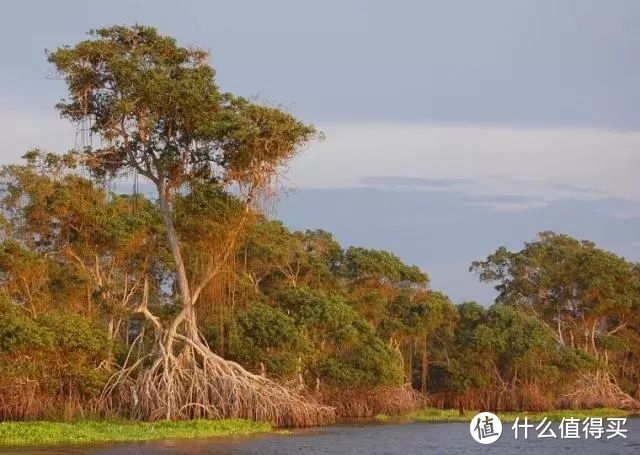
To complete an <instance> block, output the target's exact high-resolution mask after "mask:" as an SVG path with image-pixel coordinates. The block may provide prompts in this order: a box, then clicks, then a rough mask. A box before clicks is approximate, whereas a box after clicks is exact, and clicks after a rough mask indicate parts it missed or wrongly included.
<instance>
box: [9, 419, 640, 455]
mask: <svg viewBox="0 0 640 455" xmlns="http://www.w3.org/2000/svg"><path fill="white" fill-rule="evenodd" d="M625 428H626V429H627V439H622V438H620V437H615V438H612V439H609V440H606V439H600V440H594V439H589V440H585V439H584V438H583V439H569V440H568V439H537V438H536V437H535V434H533V435H532V434H530V435H529V438H528V439H527V440H524V439H522V436H521V438H520V439H518V440H516V439H514V437H513V431H512V430H511V425H510V424H505V426H504V430H503V433H502V436H501V437H500V439H499V440H498V441H496V442H495V443H493V444H491V445H481V444H479V443H477V442H475V441H474V440H473V439H472V438H471V436H470V434H469V425H468V424H465V423H362V424H341V425H334V426H330V427H324V428H314V429H307V430H296V431H294V432H292V434H287V435H282V434H275V435H263V436H256V437H250V438H225V439H222V440H221V439H200V440H179V441H153V442H144V443H118V444H104V445H92V446H64V447H62V446H58V447H33V448H21V449H14V450H5V451H3V450H2V449H0V453H3V454H14V455H18V454H20V455H26V454H33V455H44V454H46V455H58V454H60V455H61V454H65V455H66V454H91V455H134V454H135V455H152V454H153V455H156V454H160V455H186V454H189V455H212V454H220V455H226V454H229V455H235V454H255V455H271V454H273V455H276V454H278V455H280V454H322V453H326V454H340V455H347V454H403V455H404V454H456V455H466V454H480V453H491V454H500V455H507V454H509V455H510V454H516V453H525V454H536V455H546V454H549V455H551V454H559V453H562V454H566V455H570V454H579V455H606V454H619V455H627V454H628V455H631V454H634V455H638V454H640V419H630V420H628V421H627V424H626V426H625Z"/></svg>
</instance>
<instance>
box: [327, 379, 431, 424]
mask: <svg viewBox="0 0 640 455" xmlns="http://www.w3.org/2000/svg"><path fill="white" fill-rule="evenodd" d="M318 399H319V400H320V401H321V402H322V403H326V404H328V405H330V406H333V407H335V409H336V412H337V414H338V416H339V417H346V418H355V417H374V416H376V415H378V414H388V415H401V414H406V413H408V412H411V411H415V410H417V409H420V408H424V407H425V406H427V404H428V397H427V395H425V394H423V393H421V392H418V391H417V390H414V389H412V388H411V387H410V386H407V387H388V386H387V387H375V388H371V389H355V390H338V389H325V390H322V391H321V392H320V393H319V394H318Z"/></svg>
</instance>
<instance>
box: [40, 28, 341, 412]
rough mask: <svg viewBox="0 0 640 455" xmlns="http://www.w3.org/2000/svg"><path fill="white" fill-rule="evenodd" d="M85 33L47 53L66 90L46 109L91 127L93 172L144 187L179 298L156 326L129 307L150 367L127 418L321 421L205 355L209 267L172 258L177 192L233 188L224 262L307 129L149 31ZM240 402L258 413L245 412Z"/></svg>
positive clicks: (295, 400)
mask: <svg viewBox="0 0 640 455" xmlns="http://www.w3.org/2000/svg"><path fill="white" fill-rule="evenodd" d="M91 35H92V38H91V39H88V40H85V41H81V42H80V43H78V44H76V45H75V46H74V47H69V46H65V47H62V48H59V49H57V50H56V51H54V52H51V53H49V61H50V62H51V63H52V64H53V65H54V66H55V67H56V69H57V70H58V72H59V74H60V75H61V77H62V78H63V79H64V80H65V82H66V83H67V86H68V89H69V96H68V98H67V99H66V100H63V101H61V102H60V103H59V104H58V106H57V107H58V109H59V110H60V112H61V114H62V115H63V116H64V117H66V118H69V119H71V120H74V121H80V120H83V119H85V118H90V119H91V124H92V132H94V133H96V134H98V135H99V136H100V139H101V143H100V145H99V146H97V147H95V148H92V147H89V148H87V149H86V150H84V151H83V152H84V153H83V155H82V156H81V158H82V161H83V163H84V164H85V165H86V166H88V167H89V168H90V169H91V171H92V172H93V173H94V174H95V175H97V176H98V177H102V176H112V177H113V176H120V175H123V174H127V173H137V174H139V175H141V176H144V177H145V178H147V179H148V180H149V181H150V182H152V183H153V185H154V186H155V188H156V190H157V194H158V199H159V205H160V212H161V215H162V220H163V224H164V228H165V232H166V238H167V243H168V246H169V249H170V251H171V254H172V257H173V262H174V266H175V281H176V283H177V289H178V293H179V304H180V309H179V311H178V312H177V313H176V315H175V316H174V317H173V318H172V319H171V321H170V322H169V323H168V324H163V323H162V321H160V319H159V318H158V317H157V316H155V315H153V314H151V312H150V311H149V309H148V308H145V307H143V308H141V310H140V311H142V312H143V314H145V316H146V317H147V319H148V320H149V321H150V323H151V324H152V325H153V326H154V327H155V329H156V333H157V341H158V343H157V349H156V351H155V353H154V355H155V360H154V361H153V363H152V366H151V368H148V369H145V371H144V372H143V373H142V374H141V376H140V377H139V378H138V379H137V380H134V381H133V385H132V387H133V388H134V389H135V390H137V391H138V395H139V404H138V406H137V408H136V409H134V410H133V412H134V414H137V415H141V416H143V417H145V418H149V419H156V418H160V417H166V418H184V417H197V416H208V417H212V416H233V417H235V416H242V417H252V418H257V419H268V420H273V421H276V422H287V423H297V424H305V423H306V424H308V423H315V422H321V421H324V420H326V419H330V418H331V416H332V413H331V411H330V410H329V409H327V408H323V407H318V406H314V405H313V404H311V403H308V402H306V401H305V400H303V399H302V398H301V397H298V396H296V395H295V394H292V393H290V392H289V391H288V390H286V389H284V388H283V387H280V386H278V385H276V384H275V383H273V382H271V381H268V380H266V379H264V378H262V377H258V376H255V375H252V374H250V373H248V372H247V371H245V370H244V369H242V368H241V367H240V366H239V365H237V364H235V363H231V362H225V361H224V360H223V359H222V358H220V357H219V356H217V355H215V354H214V353H213V352H211V351H210V350H209V348H208V347H207V345H206V343H205V342H204V339H203V338H202V337H201V336H200V334H199V332H198V327H197V318H196V310H195V308H196V304H197V302H198V298H199V296H200V293H201V292H202V290H203V289H204V287H205V286H206V285H207V283H208V282H210V280H211V279H212V278H213V277H214V276H215V275H216V274H217V273H218V272H219V267H218V265H217V264H216V263H211V264H209V267H207V268H206V269H205V270H202V271H201V273H197V274H196V273H192V274H191V276H189V275H188V266H187V265H186V262H188V259H189V258H185V257H184V255H183V248H182V245H181V239H180V236H179V233H178V232H177V230H176V225H175V216H174V215H175V213H174V196H175V194H176V192H177V191H179V190H189V188H191V189H193V188H194V187H196V186H208V187H211V188H221V189H224V190H227V191H228V190H229V189H230V188H232V187H233V188H235V190H236V192H235V194H236V196H237V197H238V198H239V199H241V200H242V202H243V204H244V207H245V216H243V217H242V218H241V220H240V221H239V222H238V224H237V225H236V226H235V227H234V228H233V229H232V230H231V231H230V232H229V233H228V236H227V238H226V240H225V241H224V242H223V243H221V244H219V245H218V249H219V251H220V252H221V253H220V256H221V258H222V259H224V258H225V257H226V256H228V255H230V254H231V253H232V251H233V245H234V243H235V240H236V238H237V236H238V234H239V232H240V230H241V227H242V225H243V224H244V223H245V222H246V219H247V217H248V216H249V215H250V213H251V203H252V201H253V200H254V198H255V197H256V194H257V192H258V191H260V190H261V189H264V188H265V186H266V185H268V183H269V181H270V179H271V177H272V176H273V175H274V173H276V171H277V169H278V168H279V167H280V166H281V165H283V164H284V163H285V162H286V161H287V160H288V159H290V158H291V157H293V156H294V155H295V153H296V152H297V151H298V150H299V149H300V148H301V147H302V146H304V145H305V144H306V143H307V142H308V141H309V140H311V139H312V138H313V136H314V133H315V130H314V128H313V127H311V126H308V125H305V124H303V123H301V122H299V121H298V120H296V119H295V118H293V117H292V116H291V115H289V114H287V113H285V112H283V111H281V110H279V109H275V108H271V107H265V106H261V105H257V104H254V103H251V102H249V101H247V100H245V99H243V98H240V97H236V96H234V95H232V94H229V93H223V92H221V91H220V90H219V88H218V87H217V86H216V84H215V82H214V75H215V72H214V70H213V68H212V67H211V66H210V65H209V64H208V63H207V53H206V52H205V51H203V50H200V49H191V48H185V47H181V46H178V45H177V44H176V42H175V40H174V39H172V38H170V37H166V36H162V35H160V34H159V33H158V32H157V31H156V30H155V29H153V28H151V27H145V26H139V25H136V26H133V27H123V26H114V27H109V28H103V29H99V30H95V31H93V32H91ZM182 240H184V239H182ZM218 264H219V261H218ZM143 305H144V304H143ZM129 371H130V370H123V376H122V377H121V378H120V382H119V383H124V382H126V381H125V379H126V380H128V379H129V374H128V372H129ZM125 372H127V374H125ZM193 384H197V387H198V393H196V394H195V395H194V393H193ZM129 388H130V385H127V386H126V387H124V389H123V388H122V387H116V388H115V389H114V390H120V391H121V392H122V390H127V389H129ZM149 391H151V392H149ZM122 393H124V392H122ZM250 397H254V398H250ZM252 400H256V401H260V402H263V403H264V404H265V406H262V407H254V406H248V405H247V403H248V402H250V401H252ZM131 401H134V400H131Z"/></svg>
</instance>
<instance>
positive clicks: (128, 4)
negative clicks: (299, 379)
mask: <svg viewBox="0 0 640 455" xmlns="http://www.w3.org/2000/svg"><path fill="white" fill-rule="evenodd" d="M135 22H139V23H144V24H149V25H155V26H157V27H159V28H160V30H161V31H162V32H164V33H167V34H171V35H173V36H175V37H176V38H178V39H179V41H180V42H181V43H183V44H187V45H197V46H200V47H204V48H206V49H208V50H210V51H211V62H212V64H213V65H214V66H215V67H216V68H217V70H218V75H217V80H218V83H219V84H220V86H221V87H222V88H223V89H225V90H229V91H233V92H236V93H239V94H242V95H246V96H251V97H256V98H258V99H259V100H262V101H265V102H270V103H276V104H279V105H282V106H283V107H285V108H287V109H289V110H290V111H292V112H293V113H294V114H296V115H297V116H299V117H300V118H302V119H304V120H305V121H308V122H312V123H314V124H316V125H317V126H318V127H319V128H320V129H322V130H323V131H324V132H325V134H326V140H325V141H324V142H322V143H317V144H313V145H312V146H311V147H309V148H308V149H307V150H305V152H304V153H303V155H302V156H300V157H299V158H297V159H296V160H294V161H293V162H292V163H291V165H290V169H289V172H288V174H287V179H286V180H284V184H285V185H286V186H287V187H288V188H290V189H291V190H292V191H289V192H287V193H288V194H287V195H285V196H283V198H282V199H281V201H280V203H279V206H278V216H280V217H281V218H283V219H284V220H285V222H287V224H289V225H290V226H292V227H294V228H317V227H322V228H325V229H327V230H330V231H332V232H333V233H334V234H335V235H336V237H337V238H338V239H339V240H340V241H342V242H344V243H347V244H357V245H364V246H369V247H376V248H387V249H391V250H393V251H394V252H395V253H397V254H398V255H400V256H401V257H402V258H404V259H405V260H407V261H409V262H412V263H416V264H419V265H420V266H422V267H423V268H424V269H425V270H426V271H427V272H428V273H429V274H430V275H431V277H432V283H433V287H434V288H436V289H442V290H444V291H446V292H447V293H449V294H450V295H451V296H452V298H453V299H454V300H455V301H462V300H469V299H475V300H478V301H481V302H483V303H487V302H489V301H490V300H491V299H492V296H493V293H492V291H491V288H490V287H489V286H487V285H483V284H479V283H477V280H476V278H475V277H474V276H473V275H472V274H470V273H469V272H468V265H469V263H470V262H471V261H472V260H474V259H478V258H480V257H483V256H486V255H487V254H489V253H490V252H491V251H492V250H494V249H495V248H497V247H498V246H500V245H502V244H505V245H507V246H509V247H511V248H518V247H519V246H520V245H521V244H522V242H524V241H526V240H530V239H532V238H533V237H534V236H535V233H536V232H539V231H542V230H547V229H552V230H557V231H561V232H566V233H568V234H571V235H574V236H577V237H580V238H589V239H592V240H595V241H596V242H597V243H599V244H601V245H602V246H603V247H605V248H607V249H611V250H613V251H615V252H617V253H619V254H621V255H624V256H626V257H628V258H629V259H632V260H638V259H640V185H639V184H638V183H637V180H638V179H637V175H638V171H640V130H639V129H640V90H638V81H639V80H640V3H638V2H636V1H633V0H629V1H620V0H612V1H607V2H604V1H589V0H580V1H563V0H527V1H525V0H503V1H491V0H485V1H482V2H477V1H473V0H467V1H457V0H453V1H452V0H448V1H444V0H443V1H414V2H412V1H402V0H400V1H394V2H389V1H385V2H382V1H364V0H363V1H326V0H325V1H322V2H301V1H293V0H292V1H278V0H276V1H270V2H259V1H234V2H231V1H229V2H217V1H206V2H205V1H202V2H196V1H183V2H176V1H172V2H167V1H110V2H109V3H108V6H107V5H105V4H104V2H91V1H84V2H80V1H67V2H45V1H23V2H11V3H10V2H3V3H1V4H0V38H1V39H0V53H1V55H2V57H3V59H2V71H1V72H0V133H1V135H2V138H3V139H2V152H1V153H0V161H1V162H3V163H6V162H11V161H15V160H16V159H17V157H19V156H20V155H21V154H22V153H23V151H24V150H25V149H27V148H29V147H34V146H41V147H45V148H49V149H52V150H60V151H62V150H65V149H67V148H69V147H72V146H73V145H74V140H75V135H74V128H73V126H72V125H68V124H67V123H66V122H64V121H62V120H59V119H58V117H57V114H56V112H55V111H54V109H53V105H54V104H55V102H56V101H57V100H58V99H59V98H61V97H62V96H63V95H64V87H63V85H62V83H61V82H60V81H57V80H53V79H50V78H47V75H48V74H49V71H50V68H49V67H48V66H47V63H46V59H45V55H44V49H46V48H49V49H51V48H55V47H56V46H59V45H61V44H64V43H74V42H76V41H77V40H79V39H82V38H83V37H84V33H85V32H86V31H87V30H89V29H91V28H95V27H99V26H104V25H110V24H113V23H127V24H132V23H135Z"/></svg>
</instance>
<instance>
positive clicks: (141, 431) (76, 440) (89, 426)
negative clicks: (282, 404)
mask: <svg viewBox="0 0 640 455" xmlns="http://www.w3.org/2000/svg"><path fill="white" fill-rule="evenodd" d="M271 429H272V428H271V425H269V424H268V423H266V422H253V421H249V420H238V419H226V420H188V421H176V422H173V421H167V420H163V421H159V422H151V423H146V422H133V421H114V422H110V421H94V420H79V421H76V422H0V445H3V446H28V445H31V446H32V445H49V444H87V443H96V442H108V441H109V442H111V441H114V442H115V441H149V440H153V439H186V438H213V437H224V436H245V435H250V434H255V433H266V432H269V431H271Z"/></svg>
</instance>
